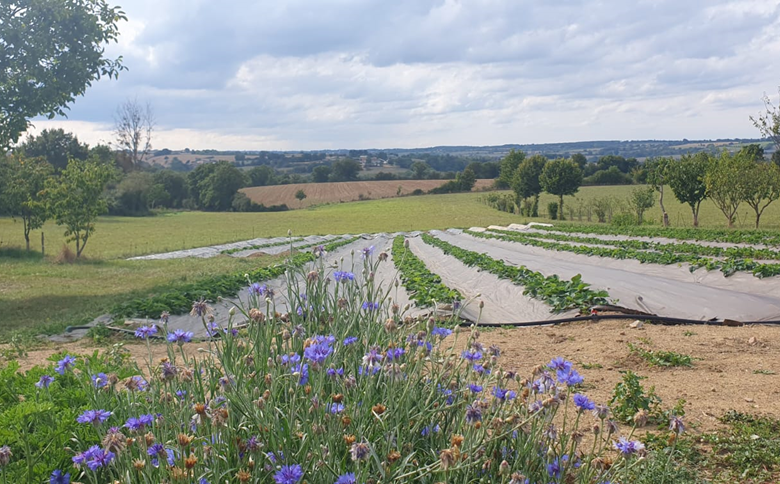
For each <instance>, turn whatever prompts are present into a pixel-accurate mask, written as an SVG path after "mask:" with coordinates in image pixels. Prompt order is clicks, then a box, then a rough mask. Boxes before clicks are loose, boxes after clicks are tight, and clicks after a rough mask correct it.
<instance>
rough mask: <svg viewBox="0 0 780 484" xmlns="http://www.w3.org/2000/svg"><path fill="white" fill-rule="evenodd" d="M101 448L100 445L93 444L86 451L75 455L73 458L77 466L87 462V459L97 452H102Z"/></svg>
mask: <svg viewBox="0 0 780 484" xmlns="http://www.w3.org/2000/svg"><path fill="white" fill-rule="evenodd" d="M100 450H101V449H100V446H99V445H93V446H92V447H90V448H89V449H87V450H85V451H84V452H82V453H80V454H76V455H74V456H73V457H72V458H71V460H72V461H73V464H74V465H75V466H80V465H81V464H84V463H85V462H87V460H89V459H92V456H94V455H95V454H96V453H97V452H100Z"/></svg>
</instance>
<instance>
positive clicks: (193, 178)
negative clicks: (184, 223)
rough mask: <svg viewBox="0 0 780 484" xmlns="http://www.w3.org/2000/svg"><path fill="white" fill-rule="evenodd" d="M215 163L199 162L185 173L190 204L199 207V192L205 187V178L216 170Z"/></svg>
mask: <svg viewBox="0 0 780 484" xmlns="http://www.w3.org/2000/svg"><path fill="white" fill-rule="evenodd" d="M216 169H217V165H216V163H201V164H200V165H198V166H197V167H196V168H195V169H194V170H192V171H191V172H189V173H188V174H187V191H188V192H189V195H190V206H192V207H194V208H202V207H201V192H202V191H203V189H204V188H205V185H206V179H207V178H208V177H209V176H211V175H212V174H213V173H214V171H216Z"/></svg>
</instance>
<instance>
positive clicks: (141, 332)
mask: <svg viewBox="0 0 780 484" xmlns="http://www.w3.org/2000/svg"><path fill="white" fill-rule="evenodd" d="M153 334H157V326H156V325H154V324H150V325H149V326H141V327H140V328H138V329H136V330H135V337H136V338H141V339H146V338H148V337H149V336H151V335H153Z"/></svg>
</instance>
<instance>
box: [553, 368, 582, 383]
mask: <svg viewBox="0 0 780 484" xmlns="http://www.w3.org/2000/svg"><path fill="white" fill-rule="evenodd" d="M556 376H557V377H558V381H559V382H561V383H565V384H566V385H568V386H570V387H573V386H575V385H579V384H580V383H582V382H583V381H584V380H585V379H584V378H582V375H580V374H579V373H577V370H575V369H574V368H570V369H569V370H568V371H564V370H558V371H557V372H556Z"/></svg>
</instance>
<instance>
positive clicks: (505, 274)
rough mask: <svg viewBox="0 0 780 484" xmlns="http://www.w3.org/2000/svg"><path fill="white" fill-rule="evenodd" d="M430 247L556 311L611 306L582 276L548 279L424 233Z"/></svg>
mask: <svg viewBox="0 0 780 484" xmlns="http://www.w3.org/2000/svg"><path fill="white" fill-rule="evenodd" d="M422 239H423V241H424V242H425V243H426V244H429V245H432V246H434V247H438V248H439V249H441V250H442V251H443V252H444V253H445V254H447V255H451V256H453V257H455V258H456V259H458V260H460V261H461V262H463V263H464V264H466V265H467V266H470V267H474V266H476V267H479V268H480V269H482V270H485V271H488V272H490V273H492V274H495V275H497V276H498V277H501V278H503V279H509V280H510V281H512V282H513V283H514V284H517V285H518V286H523V287H524V289H523V294H525V295H527V296H530V297H532V298H534V299H539V300H540V301H544V302H545V303H547V304H549V305H550V306H552V308H553V310H554V311H556V312H561V311H565V310H567V309H575V308H577V309H580V310H581V311H583V312H585V311H587V310H588V309H590V307H591V306H596V305H600V304H608V303H609V301H608V298H609V294H608V293H607V291H594V290H592V289H590V284H587V283H585V282H582V276H580V275H579V274H577V275H576V276H574V277H572V278H571V280H570V281H564V280H561V279H560V278H559V277H558V276H557V275H552V276H549V277H545V276H544V275H542V274H541V273H539V272H536V271H532V270H531V269H528V268H527V267H525V266H510V265H507V264H505V263H504V262H502V261H498V260H495V259H493V258H492V257H490V256H489V255H487V254H479V253H477V252H473V251H470V250H466V249H461V248H460V247H457V246H455V245H452V244H450V243H448V242H445V241H443V240H441V239H437V238H436V237H433V236H431V235H428V234H423V235H422Z"/></svg>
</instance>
